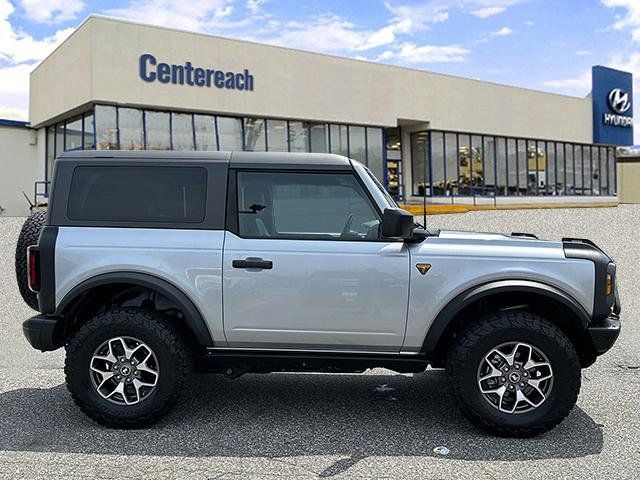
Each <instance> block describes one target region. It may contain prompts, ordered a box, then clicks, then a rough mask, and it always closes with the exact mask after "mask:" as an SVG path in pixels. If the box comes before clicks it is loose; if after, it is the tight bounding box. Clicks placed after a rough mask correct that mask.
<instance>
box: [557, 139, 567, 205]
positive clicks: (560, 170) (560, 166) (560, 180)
mask: <svg viewBox="0 0 640 480" xmlns="http://www.w3.org/2000/svg"><path fill="white" fill-rule="evenodd" d="M555 152H556V183H555V186H556V187H555V191H556V195H564V194H565V188H566V174H565V157H564V143H561V142H555Z"/></svg>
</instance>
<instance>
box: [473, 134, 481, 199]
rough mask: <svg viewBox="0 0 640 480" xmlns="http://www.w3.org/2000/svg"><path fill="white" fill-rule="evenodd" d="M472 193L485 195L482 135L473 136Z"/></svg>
mask: <svg viewBox="0 0 640 480" xmlns="http://www.w3.org/2000/svg"><path fill="white" fill-rule="evenodd" d="M470 193H471V194H473V195H484V151H483V149H482V137H481V136H479V135H472V136H471V191H470Z"/></svg>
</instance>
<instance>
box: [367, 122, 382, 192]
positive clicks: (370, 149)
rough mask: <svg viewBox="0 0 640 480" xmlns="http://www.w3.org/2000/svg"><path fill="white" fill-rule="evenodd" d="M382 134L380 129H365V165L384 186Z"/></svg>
mask: <svg viewBox="0 0 640 480" xmlns="http://www.w3.org/2000/svg"><path fill="white" fill-rule="evenodd" d="M383 148H384V134H383V131H382V129H381V128H373V127H367V165H368V166H369V170H371V172H372V173H373V174H374V175H375V176H376V178H377V179H378V180H379V181H380V183H382V184H384V164H383V162H384V152H383Z"/></svg>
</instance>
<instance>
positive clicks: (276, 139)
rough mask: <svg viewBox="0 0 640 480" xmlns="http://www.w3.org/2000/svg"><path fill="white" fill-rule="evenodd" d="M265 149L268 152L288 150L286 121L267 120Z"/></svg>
mask: <svg viewBox="0 0 640 480" xmlns="http://www.w3.org/2000/svg"><path fill="white" fill-rule="evenodd" d="M267 147H268V149H269V151H270V152H286V151H288V150H289V140H288V138H287V121H286V120H267Z"/></svg>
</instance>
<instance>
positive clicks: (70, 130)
mask: <svg viewBox="0 0 640 480" xmlns="http://www.w3.org/2000/svg"><path fill="white" fill-rule="evenodd" d="M81 148H82V117H80V118H77V119H75V120H71V121H68V122H67V124H66V130H65V136H64V149H65V150H80V149H81Z"/></svg>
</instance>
